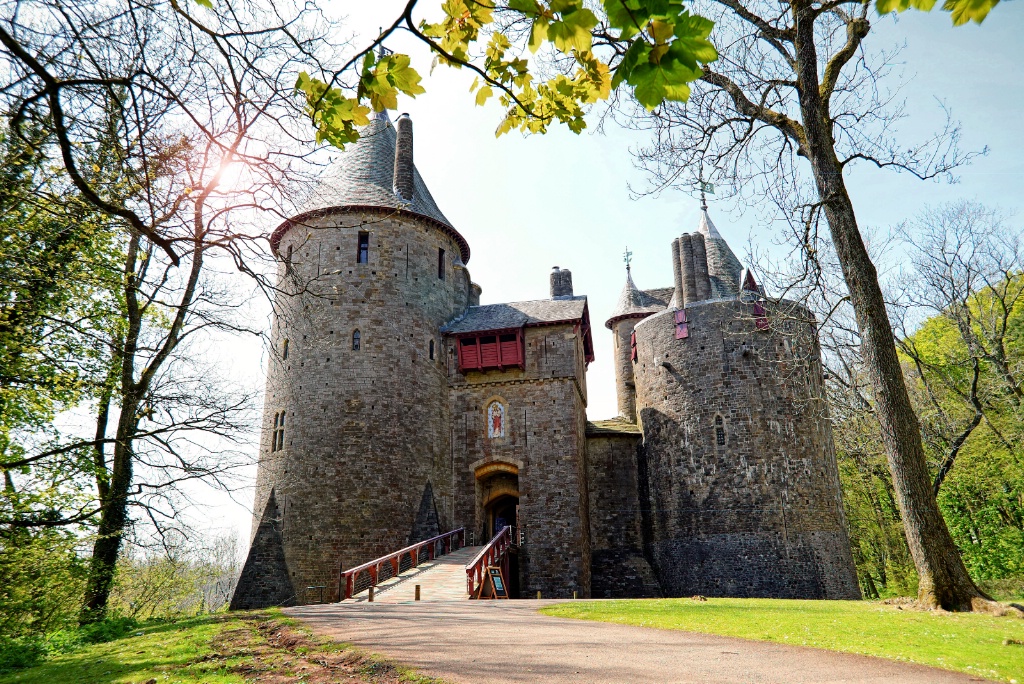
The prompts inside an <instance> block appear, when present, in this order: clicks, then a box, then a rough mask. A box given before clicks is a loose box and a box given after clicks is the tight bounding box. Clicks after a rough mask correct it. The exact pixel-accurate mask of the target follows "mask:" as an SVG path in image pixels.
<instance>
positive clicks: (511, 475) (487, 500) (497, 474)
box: [473, 460, 519, 540]
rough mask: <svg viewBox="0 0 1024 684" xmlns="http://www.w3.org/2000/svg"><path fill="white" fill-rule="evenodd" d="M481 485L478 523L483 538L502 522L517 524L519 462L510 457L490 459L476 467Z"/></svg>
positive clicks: (489, 536) (478, 500) (478, 488)
mask: <svg viewBox="0 0 1024 684" xmlns="http://www.w3.org/2000/svg"><path fill="white" fill-rule="evenodd" d="M473 472H474V475H475V476H476V489H477V522H478V525H477V527H478V528H479V532H480V535H481V536H480V538H481V540H487V539H490V538H491V537H492V536H494V535H495V534H496V533H497V532H498V531H500V530H499V529H498V528H497V526H498V525H499V523H500V524H504V525H513V526H517V525H518V524H519V523H518V506H519V466H518V464H515V463H510V462H508V461H494V460H492V461H487V462H484V463H480V464H479V465H477V467H476V468H475V469H474V471H473Z"/></svg>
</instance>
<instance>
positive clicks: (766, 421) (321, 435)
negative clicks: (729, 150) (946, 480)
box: [231, 114, 859, 608]
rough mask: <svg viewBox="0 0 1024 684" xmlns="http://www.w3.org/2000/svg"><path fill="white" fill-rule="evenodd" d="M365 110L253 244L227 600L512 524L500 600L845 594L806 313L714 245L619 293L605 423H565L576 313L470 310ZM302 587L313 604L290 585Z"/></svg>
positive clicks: (587, 332) (555, 303)
mask: <svg viewBox="0 0 1024 684" xmlns="http://www.w3.org/2000/svg"><path fill="white" fill-rule="evenodd" d="M412 143H413V138H412V122H411V121H410V119H409V117H408V116H407V115H402V116H401V117H399V118H398V119H397V121H396V122H395V123H394V124H392V123H391V121H390V120H389V118H388V117H387V115H386V114H381V115H379V116H378V117H377V118H376V119H375V120H374V121H373V122H371V124H370V125H369V126H368V127H367V128H366V129H365V130H364V131H362V137H361V138H360V140H359V141H358V142H356V143H354V144H352V145H350V146H349V147H348V148H347V149H346V150H345V152H344V153H342V158H341V160H340V162H339V163H338V165H337V169H336V170H335V171H334V172H333V174H331V175H329V176H327V177H325V178H324V179H323V181H322V182H321V183H320V184H319V186H318V187H317V188H315V189H313V190H312V191H311V192H310V193H309V196H308V197H307V198H306V199H305V201H304V205H303V206H304V208H303V210H301V211H300V212H299V213H297V215H296V216H295V217H293V218H291V219H290V220H288V221H286V222H285V223H284V224H282V225H281V226H280V227H278V228H277V230H276V231H275V232H274V233H273V235H272V237H271V244H272V247H273V250H274V253H275V255H276V257H277V259H278V263H279V271H278V278H279V283H280V288H279V296H278V298H277V301H276V302H275V315H274V321H273V329H272V331H271V338H272V342H273V349H274V354H273V355H272V358H271V359H270V362H269V367H268V376H267V377H268V379H267V388H266V399H265V409H264V428H263V436H262V440H261V445H260V464H259V472H258V476H257V485H256V499H255V507H254V510H255V515H254V521H253V530H252V539H251V547H250V551H249V555H248V558H247V560H246V563H245V566H244V568H243V571H242V575H241V578H240V580H239V584H238V588H237V590H236V593H235V596H234V597H233V599H232V603H231V605H232V608H257V607H266V606H272V605H292V604H301V603H307V602H311V601H315V600H319V596H320V590H319V588H320V587H323V595H324V598H325V600H336V599H337V598H338V595H339V578H340V573H341V571H342V569H345V568H350V567H353V566H355V565H359V564H362V563H364V562H367V561H369V560H372V559H374V558H376V557H379V556H382V555H384V554H386V553H389V552H391V551H395V550H397V549H399V548H401V547H404V546H405V545H407V544H409V543H412V542H415V541H419V540H422V539H427V538H429V537H431V536H435V535H437V534H439V533H441V532H447V531H449V530H452V529H455V528H458V527H465V528H466V529H467V530H468V531H469V532H470V535H471V536H473V537H475V538H476V539H477V540H486V539H489V538H490V536H491V535H492V534H493V533H494V531H495V528H496V527H498V526H500V525H501V524H502V523H503V522H506V523H510V524H514V525H516V526H517V528H518V530H520V531H522V532H523V534H524V535H525V539H526V543H525V544H523V545H522V546H520V547H519V548H518V550H517V551H518V553H517V555H516V557H515V562H514V563H513V574H514V577H511V578H509V579H510V584H511V585H512V587H513V589H514V590H518V591H519V593H520V594H521V595H524V596H528V595H533V593H534V592H535V591H542V592H543V593H544V595H545V596H550V597H559V596H571V595H572V594H573V592H577V593H578V594H579V595H580V596H589V595H593V596H607V597H613V596H660V595H665V596H679V595H691V594H693V593H704V594H709V595H720V596H726V595H730V596H786V597H807V598H822V597H827V598H855V597H857V596H859V592H858V591H857V582H856V576H855V574H854V570H853V564H852V559H851V556H850V550H849V542H848V540H847V537H846V529H845V521H844V519H843V513H842V507H841V501H840V495H839V482H838V474H837V471H836V464H835V455H834V450H833V447H832V443H831V435H830V428H829V422H828V416H827V411H826V410H825V407H824V405H823V403H822V400H821V366H820V358H819V356H820V352H819V350H818V346H817V338H816V333H815V328H814V321H813V317H812V316H811V314H810V313H809V312H807V311H806V310H805V309H803V308H801V307H799V306H798V305H795V304H791V303H788V302H784V301H769V300H767V299H766V298H765V297H764V293H763V292H761V291H759V290H758V288H757V286H756V284H755V283H754V281H753V279H752V278H751V277H750V276H749V274H748V273H746V272H742V267H741V265H740V262H739V260H738V259H737V258H736V257H735V255H734V254H733V253H732V251H731V250H730V249H729V247H728V245H727V244H726V243H725V241H724V240H723V239H722V238H721V235H719V234H718V232H717V231H716V230H715V227H714V225H713V224H712V223H711V220H710V218H708V216H707V213H706V212H705V213H703V214H702V222H701V225H700V227H699V229H698V231H697V232H696V233H693V234H689V235H683V236H681V237H680V238H679V239H677V240H675V241H673V243H672V257H671V258H672V263H673V266H674V270H675V283H674V286H673V287H669V288H660V289H655V290H646V291H644V290H639V289H638V288H637V287H636V286H635V284H634V282H633V279H632V274H631V273H629V272H628V271H627V281H626V286H625V288H624V289H623V292H622V295H621V297H620V299H619V301H618V304H617V306H616V309H615V310H614V311H613V313H612V315H611V316H610V317H609V318H608V321H607V324H606V325H607V327H608V328H609V329H611V330H612V332H613V335H614V338H615V372H616V389H617V396H618V405H619V412H620V416H619V418H616V419H612V420H607V421H588V420H587V415H586V407H587V384H586V369H587V366H588V364H589V363H590V361H592V360H593V341H592V331H591V327H590V314H589V309H588V303H587V298H586V297H584V296H579V295H575V294H574V293H573V286H572V274H571V272H569V271H568V270H565V269H560V268H558V267H555V269H554V270H553V271H552V273H551V279H550V291H549V297H548V298H545V299H539V300H533V301H526V302H510V303H499V304H488V305H481V304H480V294H481V289H480V287H479V286H478V285H476V284H475V283H473V282H472V280H471V279H470V275H469V271H468V270H467V268H466V264H467V263H468V261H469V256H470V253H469V246H468V244H467V243H466V241H465V240H464V239H463V238H462V236H461V235H460V234H459V233H458V232H457V231H456V230H455V228H454V227H453V226H452V225H451V223H450V222H449V221H448V220H447V219H446V218H445V216H444V214H442V213H441V211H440V209H438V207H437V205H436V204H435V203H434V200H433V199H432V198H431V195H430V192H429V191H428V190H427V187H426V185H425V184H424V182H423V180H422V178H421V177H420V175H419V173H418V171H417V170H416V167H415V165H414V164H413V144H412ZM310 588H315V589H313V591H312V593H311V592H310Z"/></svg>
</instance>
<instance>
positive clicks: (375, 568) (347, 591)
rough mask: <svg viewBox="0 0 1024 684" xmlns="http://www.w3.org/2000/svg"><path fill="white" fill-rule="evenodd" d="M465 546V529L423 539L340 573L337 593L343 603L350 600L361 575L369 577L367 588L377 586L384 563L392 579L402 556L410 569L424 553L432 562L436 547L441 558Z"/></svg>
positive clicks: (418, 561)
mask: <svg viewBox="0 0 1024 684" xmlns="http://www.w3.org/2000/svg"><path fill="white" fill-rule="evenodd" d="M465 545H466V529H465V528H463V527H460V528H459V529H457V530H452V531H451V532H446V533H445V534H441V535H438V536H436V537H432V538H431V539H425V540H424V541H421V542H419V543H417V544H413V545H412V546H407V547H405V548H404V549H402V550H400V551H395V552H394V553H389V554H388V555H386V556H381V557H380V558H376V559H374V560H372V561H370V562H369V563H363V564H362V565H357V566H356V567H354V568H350V569H348V570H345V571H344V572H342V573H341V587H340V591H339V594H340V596H341V600H342V601H343V600H345V599H347V598H352V595H353V594H354V593H355V587H356V580H358V579H359V576H360V575H362V574H365V575H367V576H368V577H369V579H370V584H369V586H373V587H375V586H377V584H378V582H377V578H378V577H379V575H380V568H381V566H382V565H384V563H389V564H390V565H391V569H392V575H391V576H392V577H394V576H395V575H397V574H399V568H400V566H401V562H402V558H403V557H404V556H409V560H410V562H411V563H412V565H411V566H410V567H413V568H415V567H416V566H417V565H419V564H420V560H421V558H422V557H423V552H424V551H426V552H427V558H429V559H431V560H432V559H433V558H434V556H435V554H437V551H438V549H437V547H438V546H441V547H443V549H442V550H441V551H440V553H439V554H437V555H442V556H443V555H444V554H446V553H451V552H452V551H456V550H458V549H461V548H462V547H463V546H465ZM360 591H361V590H360Z"/></svg>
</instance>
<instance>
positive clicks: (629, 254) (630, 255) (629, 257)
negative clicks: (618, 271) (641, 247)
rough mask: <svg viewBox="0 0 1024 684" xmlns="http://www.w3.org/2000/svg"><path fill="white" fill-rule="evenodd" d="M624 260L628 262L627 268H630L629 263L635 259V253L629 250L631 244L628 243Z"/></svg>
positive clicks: (623, 256)
mask: <svg viewBox="0 0 1024 684" xmlns="http://www.w3.org/2000/svg"><path fill="white" fill-rule="evenodd" d="M622 260H623V261H625V262H626V270H627V271H628V270H629V264H630V262H632V261H633V253H632V252H630V251H629V245H626V253H625V254H623V255H622Z"/></svg>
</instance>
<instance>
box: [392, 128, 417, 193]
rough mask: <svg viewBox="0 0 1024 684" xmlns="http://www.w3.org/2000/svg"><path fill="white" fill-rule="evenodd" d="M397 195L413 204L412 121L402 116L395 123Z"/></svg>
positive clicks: (395, 182) (395, 180)
mask: <svg viewBox="0 0 1024 684" xmlns="http://www.w3.org/2000/svg"><path fill="white" fill-rule="evenodd" d="M395 130H396V131H397V137H396V139H395V179H394V184H395V188H394V189H395V194H396V195H398V196H399V197H400V198H402V199H404V200H406V201H407V202H411V201H412V200H413V194H414V192H415V189H414V186H413V182H412V177H413V175H412V172H413V165H412V119H410V118H409V115H408V114H402V115H401V116H400V117H398V121H396V122H395Z"/></svg>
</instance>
